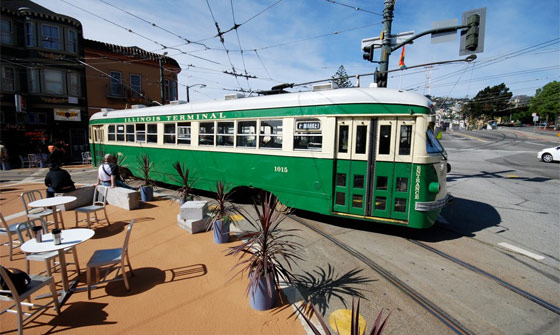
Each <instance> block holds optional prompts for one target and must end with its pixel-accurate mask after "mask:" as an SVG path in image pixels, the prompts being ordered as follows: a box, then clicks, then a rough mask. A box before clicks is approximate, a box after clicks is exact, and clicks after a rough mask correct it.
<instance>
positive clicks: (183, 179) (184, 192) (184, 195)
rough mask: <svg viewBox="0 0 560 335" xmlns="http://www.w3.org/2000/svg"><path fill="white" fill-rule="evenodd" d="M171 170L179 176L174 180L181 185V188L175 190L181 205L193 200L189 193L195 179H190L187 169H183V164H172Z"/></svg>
mask: <svg viewBox="0 0 560 335" xmlns="http://www.w3.org/2000/svg"><path fill="white" fill-rule="evenodd" d="M173 168H174V169H175V171H177V174H178V175H179V177H177V178H176V180H177V181H178V182H179V183H180V184H181V187H180V188H179V189H178V190H177V195H178V198H179V202H180V204H181V205H182V204H184V203H185V202H187V201H190V200H193V196H192V194H191V192H192V190H193V186H194V184H195V183H196V181H197V179H193V178H191V176H190V171H189V168H185V164H183V165H181V163H179V161H177V162H175V163H173Z"/></svg>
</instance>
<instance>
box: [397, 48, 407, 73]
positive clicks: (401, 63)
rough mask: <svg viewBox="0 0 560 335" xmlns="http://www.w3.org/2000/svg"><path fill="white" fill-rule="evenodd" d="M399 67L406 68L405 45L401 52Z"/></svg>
mask: <svg viewBox="0 0 560 335" xmlns="http://www.w3.org/2000/svg"><path fill="white" fill-rule="evenodd" d="M399 67H400V68H401V69H404V68H406V65H405V64H404V45H403V47H402V52H401V59H400V60H399Z"/></svg>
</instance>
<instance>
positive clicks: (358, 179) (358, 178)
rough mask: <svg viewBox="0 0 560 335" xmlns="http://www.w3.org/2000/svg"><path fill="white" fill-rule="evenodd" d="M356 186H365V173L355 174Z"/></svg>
mask: <svg viewBox="0 0 560 335" xmlns="http://www.w3.org/2000/svg"><path fill="white" fill-rule="evenodd" d="M354 188H364V176H363V175H359V174H357V175H355V176H354Z"/></svg>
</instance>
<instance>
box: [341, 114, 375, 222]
mask: <svg viewBox="0 0 560 335" xmlns="http://www.w3.org/2000/svg"><path fill="white" fill-rule="evenodd" d="M369 122H370V120H368V119H338V120H337V138H336V161H335V173H334V197H333V210H334V211H335V212H341V213H349V214H356V215H365V210H366V188H367V185H368V181H367V175H368V174H367V162H368V159H367V156H368V155H367V153H368V147H369V144H368V134H369V131H370V129H369V128H370V127H369Z"/></svg>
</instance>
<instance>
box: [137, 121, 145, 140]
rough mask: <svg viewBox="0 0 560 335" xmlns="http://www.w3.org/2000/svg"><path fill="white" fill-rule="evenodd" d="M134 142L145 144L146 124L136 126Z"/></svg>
mask: <svg viewBox="0 0 560 335" xmlns="http://www.w3.org/2000/svg"><path fill="white" fill-rule="evenodd" d="M136 142H139V143H144V142H146V124H144V123H139V124H137V125H136Z"/></svg>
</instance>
